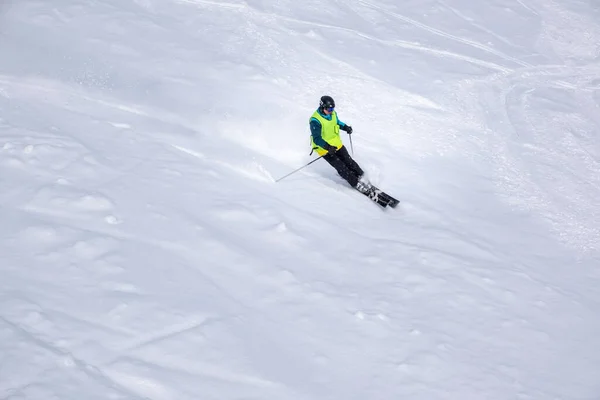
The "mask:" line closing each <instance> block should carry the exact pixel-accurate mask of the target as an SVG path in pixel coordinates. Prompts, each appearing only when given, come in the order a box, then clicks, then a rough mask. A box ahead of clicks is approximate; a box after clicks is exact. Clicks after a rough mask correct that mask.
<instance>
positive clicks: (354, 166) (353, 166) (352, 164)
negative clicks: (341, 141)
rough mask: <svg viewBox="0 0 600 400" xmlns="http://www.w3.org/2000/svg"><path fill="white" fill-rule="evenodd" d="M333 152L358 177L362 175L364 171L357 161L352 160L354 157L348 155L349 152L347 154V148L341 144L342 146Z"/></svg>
mask: <svg viewBox="0 0 600 400" xmlns="http://www.w3.org/2000/svg"><path fill="white" fill-rule="evenodd" d="M335 154H336V155H337V156H338V157H339V158H340V159H342V161H343V163H344V164H345V165H346V167H348V169H350V170H351V171H353V172H354V173H355V174H356V175H357V176H358V177H359V178H360V177H361V176H363V174H364V171H363V170H362V168H361V167H360V166H359V165H358V163H357V162H356V161H354V159H353V158H352V157H351V156H350V154H348V150H347V149H346V146H342V148H340V149H339V150H338V151H337V152H336V153H335Z"/></svg>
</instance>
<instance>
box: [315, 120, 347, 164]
mask: <svg viewBox="0 0 600 400" xmlns="http://www.w3.org/2000/svg"><path fill="white" fill-rule="evenodd" d="M310 118H311V119H313V118H314V119H316V120H317V121H319V122H320V123H321V137H322V138H323V140H325V141H326V142H327V143H329V144H330V145H332V146H335V147H337V148H338V149H340V148H341V147H342V146H343V145H344V143H342V138H340V126H339V125H338V119H337V113H336V112H335V111H333V112H332V113H331V121H330V120H328V119H325V118H323V116H321V114H319V111H318V110H317V111H315V112H314V114H313V115H312V117H310ZM310 144H311V146H312V148H313V150H315V151H316V152H317V153H318V154H319V155H320V156H322V155H323V154H327V150H325V149H324V148H322V147H320V146H317V145H316V144H315V142H314V141H313V140H312V135H311V137H310Z"/></svg>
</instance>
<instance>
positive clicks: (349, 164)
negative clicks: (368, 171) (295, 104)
mask: <svg viewBox="0 0 600 400" xmlns="http://www.w3.org/2000/svg"><path fill="white" fill-rule="evenodd" d="M309 124H310V133H311V145H312V148H313V150H314V151H316V152H317V154H319V155H320V156H323V158H324V159H325V161H327V162H328V163H329V164H330V165H331V166H332V167H333V168H335V169H336V171H337V172H338V174H340V176H341V177H342V178H344V179H345V180H346V181H347V182H348V183H349V184H350V186H352V187H353V188H356V189H358V190H359V191H361V192H362V191H364V189H365V187H364V184H363V183H362V182H361V181H360V178H361V177H362V176H363V174H364V172H363V170H362V168H360V166H359V165H358V164H357V163H356V161H354V160H353V159H352V157H350V154H348V150H346V147H345V146H344V144H343V143H342V139H341V138H340V129H341V130H343V131H346V133H348V135H351V134H352V127H351V126H350V125H348V124H345V123H344V122H342V121H340V120H339V119H338V116H337V112H335V102H334V101H333V98H332V97H331V96H322V97H321V102H320V103H319V108H318V109H317V110H316V111H315V112H314V113H313V115H312V117H310V122H309ZM311 154H312V152H311Z"/></svg>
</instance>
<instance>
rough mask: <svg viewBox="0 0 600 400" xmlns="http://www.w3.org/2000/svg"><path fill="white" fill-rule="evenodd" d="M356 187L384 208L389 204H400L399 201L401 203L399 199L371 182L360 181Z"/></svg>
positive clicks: (394, 205) (392, 205)
mask: <svg viewBox="0 0 600 400" xmlns="http://www.w3.org/2000/svg"><path fill="white" fill-rule="evenodd" d="M355 189H356V190H358V191H359V192H360V193H362V194H364V195H365V196H367V197H368V198H369V199H371V201H373V202H375V203H377V204H378V205H380V206H381V207H383V208H385V207H387V206H390V207H392V208H395V207H396V206H397V205H398V203H400V201H399V200H397V199H395V198H394V197H392V196H390V195H389V194H387V193H385V192H384V191H383V190H381V189H379V188H378V187H376V186H374V185H372V184H371V183H370V182H363V181H360V182H359V184H358V185H356V188H355Z"/></svg>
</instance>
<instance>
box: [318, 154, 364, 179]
mask: <svg viewBox="0 0 600 400" xmlns="http://www.w3.org/2000/svg"><path fill="white" fill-rule="evenodd" d="M342 149H343V147H342ZM340 150H341V149H340ZM340 150H338V151H337V152H335V153H333V154H326V155H325V156H323V158H324V159H325V161H327V162H328V163H329V164H330V165H331V166H332V167H333V168H335V170H336V171H337V172H338V174H340V176H341V177H342V178H344V179H345V180H346V181H347V182H348V183H349V184H350V186H352V187H356V184H357V183H358V175H357V174H356V172H354V171H353V170H351V169H350V168H348V166H347V165H346V163H345V162H344V160H343V159H342V158H341V157H338V152H339V151H340ZM346 153H348V152H347V151H346Z"/></svg>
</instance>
